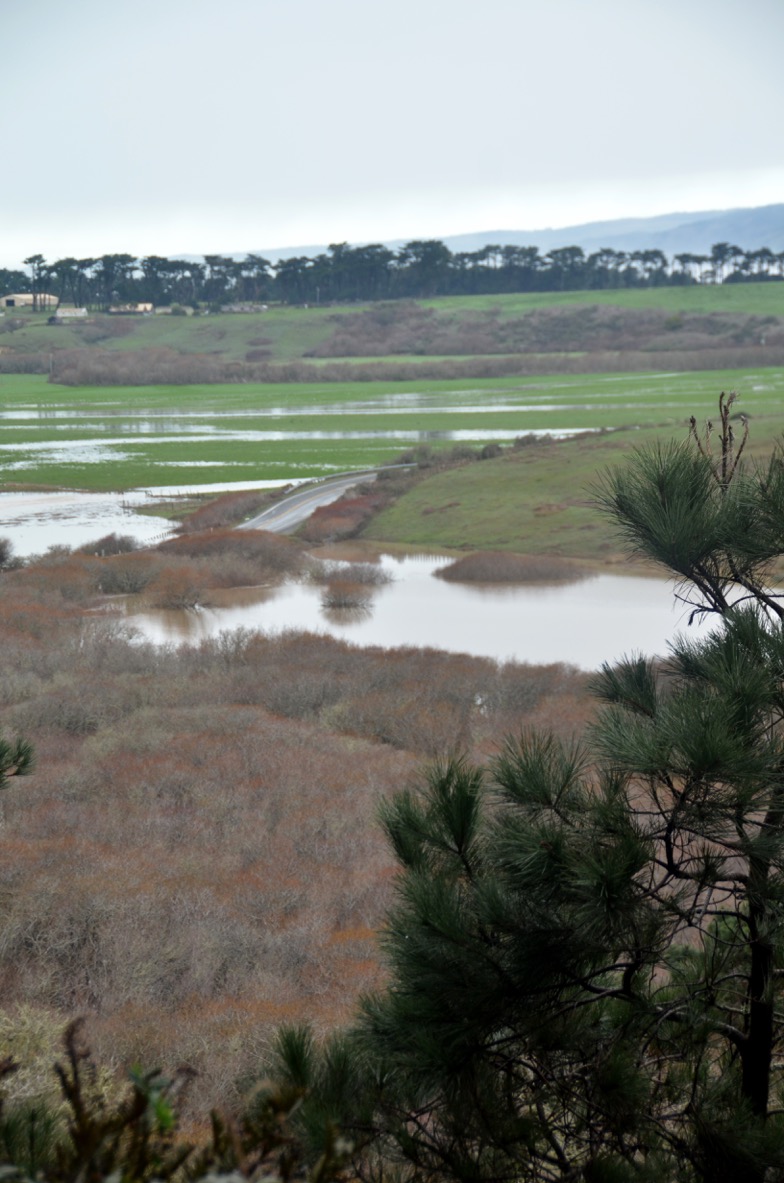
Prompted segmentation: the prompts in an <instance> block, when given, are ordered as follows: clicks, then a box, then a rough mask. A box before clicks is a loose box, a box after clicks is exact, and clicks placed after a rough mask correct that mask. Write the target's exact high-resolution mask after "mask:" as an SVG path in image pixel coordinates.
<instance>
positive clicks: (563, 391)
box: [0, 369, 784, 490]
mask: <svg viewBox="0 0 784 1183" xmlns="http://www.w3.org/2000/svg"><path fill="white" fill-rule="evenodd" d="M735 387H737V388H738V389H739V391H740V393H741V394H742V396H743V400H744V410H746V412H747V413H749V414H750V415H752V416H754V417H755V418H758V417H764V416H765V415H767V414H769V412H770V409H771V408H772V407H773V406H774V405H776V403H777V400H778V399H780V397H781V394H782V391H784V373H783V372H782V371H781V370H780V369H775V370H774V369H771V370H767V371H760V372H759V373H755V374H743V375H740V374H737V373H735V372H732V371H727V372H716V373H713V372H711V373H690V374H687V375H686V374H675V373H657V374H634V375H628V374H625V375H619V374H612V375H609V374H608V375H595V374H594V375H570V376H568V377H565V376H549V377H546V378H533V379H527V378H526V379H524V378H520V379H498V380H496V379H471V380H468V379H466V380H462V381H461V380H459V379H456V380H454V381H449V382H447V381H443V380H442V381H435V380H433V381H422V382H419V381H416V380H412V381H410V382H409V381H402V380H401V381H398V382H353V381H351V382H340V383H338V382H335V383H331V384H330V383H327V382H323V383H319V382H309V383H288V384H285V385H282V384H259V383H255V384H254V383H241V382H237V383H229V384H223V385H220V384H218V385H213V386H209V385H197V386H179V387H177V386H144V387H119V386H118V387H109V388H106V387H63V386H58V385H56V384H51V383H47V382H46V381H45V380H44V378H42V377H41V376H38V375H6V376H3V377H2V378H1V379H0V484H2V482H3V481H5V482H11V481H13V482H18V483H19V484H22V483H25V484H37V485H50V486H56V487H64V488H80V489H92V490H98V489H109V488H114V489H118V488H120V489H132V488H133V489H135V488H141V487H143V486H145V485H147V484H149V483H152V482H155V483H156V484H161V485H164V484H165V485H169V486H175V485H177V484H178V483H179V481H180V480H182V481H184V482H187V483H188V484H192V483H194V482H195V481H197V480H199V479H200V474H201V473H205V474H207V473H209V475H211V476H212V477H213V478H214V480H216V481H226V480H249V481H250V480H255V481H260V480H273V479H290V478H292V477H295V476H298V477H312V476H321V475H327V474H329V473H332V472H335V471H341V472H343V471H346V470H348V469H353V468H367V467H373V466H376V465H378V464H384V463H389V462H391V461H394V459H395V458H396V456H398V455H399V454H400V452H401V450H404V449H406V448H408V447H410V446H411V445H416V444H432V445H434V446H436V447H441V446H449V445H454V444H458V445H460V444H465V443H469V444H470V443H475V444H478V445H482V444H487V443H492V442H497V443H506V444H508V443H510V441H513V440H515V439H516V438H518V437H520V436H528V435H534V436H535V435H542V434H547V435H553V436H557V437H565V436H569V435H572V434H575V433H579V432H593V433H595V432H601V431H611V430H617V429H619V428H638V427H643V426H649V427H650V426H652V425H658V426H662V425H663V424H667V423H671V424H672V425H673V426H674V427H678V426H682V424H683V423H684V422H685V423H688V415H689V414H692V413H696V414H697V415H701V414H702V412H703V410H704V411H705V412H706V413H710V412H711V411H712V410H713V408H714V406H715V399H716V391H717V390H719V389H732V388H735Z"/></svg>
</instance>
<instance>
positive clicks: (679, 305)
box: [419, 281, 784, 316]
mask: <svg viewBox="0 0 784 1183" xmlns="http://www.w3.org/2000/svg"><path fill="white" fill-rule="evenodd" d="M419 302H420V303H421V304H423V305H424V306H425V307H428V308H436V309H439V310H441V311H451V310H454V311H455V312H461V311H465V312H469V311H472V312H487V311H489V310H490V309H491V308H497V309H498V310H499V311H500V312H501V314H502V315H503V316H522V315H524V314H525V313H526V312H533V311H534V310H535V309H537V308H556V307H562V306H564V305H568V304H602V305H609V306H610V307H612V308H630V309H635V308H661V309H663V310H664V311H665V312H672V313H673V314H675V313H677V312H684V313H688V312H694V313H698V312H699V313H709V312H734V313H736V314H743V313H749V314H750V315H754V316H784V282H776V281H773V282H767V283H729V284H692V285H685V286H679V285H676V286H671V287H660V288H618V289H616V290H613V291H588V292H514V293H510V294H509V295H502V296H497V295H496V296H493V295H487V296H449V297H448V298H441V299H434V300H421V301H419Z"/></svg>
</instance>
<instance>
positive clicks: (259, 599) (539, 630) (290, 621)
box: [127, 555, 696, 669]
mask: <svg viewBox="0 0 784 1183" xmlns="http://www.w3.org/2000/svg"><path fill="white" fill-rule="evenodd" d="M447 561H448V560H446V559H442V558H433V557H408V558H404V559H400V558H392V557H390V556H388V555H386V556H383V557H382V559H381V564H382V567H383V569H384V570H385V571H387V572H388V573H389V574H390V575H391V577H392V582H390V583H388V584H386V585H384V586H381V587H377V588H375V589H374V590H373V592H372V598H371V601H370V604H369V606H368V607H367V608H366V609H339V610H335V609H328V608H324V607H322V602H321V598H322V589H321V588H320V587H318V586H313V585H310V584H301V583H295V584H286V585H284V586H283V587H276V588H265V589H263V588H246V589H241V590H239V591H231V592H222V593H216V595H215V597H214V602H213V604H212V605H211V606H210V607H206V608H202V609H199V610H197V611H192V610H188V611H165V610H160V611H155V612H145V611H135V610H134V608H133V607H132V606H130V605H129V612H128V616H127V620H128V623H129V624H131V625H132V626H133V628H135V629H137V630H138V632H139V634H140V635H141V636H143V637H145V638H147V639H148V640H153V641H155V642H158V643H173V644H196V643H198V642H199V641H200V640H202V639H203V638H206V637H211V636H216V635H217V634H218V633H220V632H222V631H231V630H234V629H238V628H249V629H261V630H263V631H265V632H272V633H277V632H281V631H284V630H286V629H295V630H305V631H310V632H318V633H327V634H329V635H331V636H334V637H339V638H342V639H344V640H348V641H353V642H355V643H356V644H358V645H380V646H383V647H386V648H394V647H398V646H408V645H413V646H417V647H432V648H436V649H444V650H447V651H449V652H455V653H470V654H472V655H474V656H482V657H492V658H495V659H496V660H498V661H511V660H514V661H525V662H532V663H538V662H544V663H548V662H554V661H563V662H568V663H571V664H573V665H577V666H579V667H581V668H583V669H596V668H597V667H598V666H599V665H600V664H601V663H602V662H603V661H611V660H615V659H617V658H620V657H622V656H623V655H624V654H628V653H631V652H637V653H639V652H643V653H646V654H662V655H663V654H665V653H666V651H667V642H668V640H670V639H671V638H672V637H673V636H674V634H675V633H676V631H677V630H678V629H685V628H686V619H687V614H686V613H685V612H684V610H683V606H682V605H678V606H675V605H674V602H673V595H672V588H671V586H669V585H668V584H667V583H665V582H664V581H663V580H659V579H640V578H629V577H622V576H615V575H599V576H596V577H594V578H591V579H585V580H580V581H579V582H576V583H570V584H562V585H556V586H544V587H540V586H537V587H531V586H514V587H510V586H508V585H503V586H502V585H482V586H473V585H465V584H456V583H446V582H444V581H443V580H441V579H438V578H436V577H435V575H434V572H435V571H436V570H437V569H438V567H439V566H442V565H443V564H444V563H445V562H447ZM690 631H691V632H695V633H696V629H695V628H692V629H691V630H690Z"/></svg>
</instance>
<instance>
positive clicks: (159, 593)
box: [147, 563, 205, 608]
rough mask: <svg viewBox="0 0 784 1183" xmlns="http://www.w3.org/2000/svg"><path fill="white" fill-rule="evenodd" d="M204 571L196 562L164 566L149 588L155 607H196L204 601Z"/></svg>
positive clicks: (148, 594)
mask: <svg viewBox="0 0 784 1183" xmlns="http://www.w3.org/2000/svg"><path fill="white" fill-rule="evenodd" d="M204 593H205V587H204V572H203V569H202V568H201V567H199V566H197V565H196V564H195V563H187V564H186V563H180V564H178V565H177V566H176V567H168V568H164V569H163V570H162V571H160V572H159V573H158V574H157V575H156V577H155V579H154V580H152V582H151V583H150V584H149V586H148V588H147V596H148V598H149V602H150V604H151V606H152V607H153V608H196V607H197V606H199V605H201V604H203V603H204Z"/></svg>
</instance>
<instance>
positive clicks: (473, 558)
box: [435, 550, 586, 583]
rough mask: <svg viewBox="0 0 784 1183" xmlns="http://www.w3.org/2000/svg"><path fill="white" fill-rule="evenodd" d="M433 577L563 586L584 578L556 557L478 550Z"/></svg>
mask: <svg viewBox="0 0 784 1183" xmlns="http://www.w3.org/2000/svg"><path fill="white" fill-rule="evenodd" d="M435 574H436V575H437V576H438V578H439V579H447V580H449V581H450V582H452V583H566V582H573V581H575V580H577V579H584V578H585V574H586V573H585V571H584V570H583V569H582V568H581V567H579V566H578V565H577V563H573V562H570V560H569V559H562V558H559V557H558V556H557V555H518V554H512V553H511V552H510V551H506V550H481V551H476V552H475V553H474V554H470V555H464V556H463V557H462V558H459V559H455V561H454V562H453V563H450V564H449V565H448V566H446V567H440V568H439V569H438V570H437V571H436V572H435Z"/></svg>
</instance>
